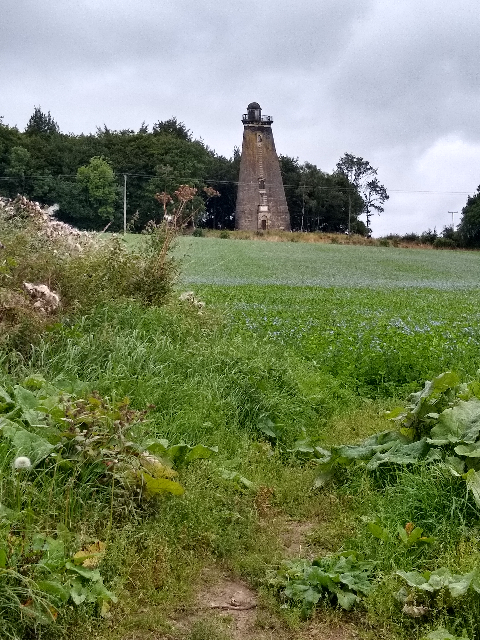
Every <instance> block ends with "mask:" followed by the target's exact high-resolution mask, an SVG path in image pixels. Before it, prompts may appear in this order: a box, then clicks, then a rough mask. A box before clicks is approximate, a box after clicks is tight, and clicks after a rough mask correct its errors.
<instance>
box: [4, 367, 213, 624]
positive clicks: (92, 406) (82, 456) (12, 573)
mask: <svg viewBox="0 0 480 640" xmlns="http://www.w3.org/2000/svg"><path fill="white" fill-rule="evenodd" d="M67 387H70V388H67ZM74 388H76V392H74V390H73V389H74ZM82 389H83V394H82V395H81V396H79V395H77V394H78V393H81V392H82ZM0 413H1V415H0V451H2V454H3V455H4V456H5V458H4V461H3V463H2V466H1V468H0V492H1V495H2V502H1V504H0V592H2V590H5V591H6V592H7V593H8V594H10V596H11V597H15V598H16V601H15V603H12V602H10V603H8V602H3V603H0V611H1V612H2V614H3V615H2V619H3V624H4V627H3V631H4V633H6V632H7V631H8V632H10V631H11V630H13V629H14V628H15V627H17V626H18V624H19V623H20V621H21V620H22V618H24V617H25V616H27V620H30V623H31V624H32V625H45V624H48V623H54V622H55V620H56V618H57V615H58V613H59V611H60V610H61V609H62V608H63V607H65V606H66V605H67V604H68V603H73V604H74V605H76V606H80V605H82V606H84V605H89V604H93V605H95V606H96V607H97V609H98V612H99V613H100V614H101V615H105V614H106V613H107V612H108V606H109V603H110V602H115V601H116V597H115V595H114V594H113V593H112V592H111V591H110V590H109V589H107V588H106V587H105V585H104V582H103V578H102V575H101V573H100V570H99V569H98V568H97V566H98V565H100V563H101V562H102V559H103V556H104V555H105V552H106V549H107V547H106V544H105V543H103V542H99V541H96V542H95V543H93V544H87V545H85V544H84V545H83V546H82V547H81V548H80V549H79V545H81V542H80V540H79V539H77V538H76V537H75V536H73V535H72V534H71V533H69V531H74V530H75V522H76V521H83V520H84V518H85V516H86V515H87V513H88V509H89V507H90V508H91V506H92V504H91V503H92V500H93V501H94V503H97V509H99V510H100V511H101V512H102V511H103V513H104V517H105V516H106V517H107V518H108V511H110V516H109V519H110V524H109V528H108V529H107V531H106V532H105V533H106V535H107V537H108V536H110V533H111V527H112V519H113V517H116V518H118V517H119V514H120V513H121V512H122V510H124V509H126V508H128V510H129V511H130V512H132V511H134V510H135V509H139V508H141V504H142V502H141V501H151V499H152V498H154V497H158V496H159V495H160V496H162V495H163V496H164V495H165V494H168V493H169V494H172V495H174V496H180V495H182V494H183V493H184V488H183V486H182V485H181V484H180V483H179V482H178V481H177V480H176V476H177V472H176V471H174V469H173V467H174V466H177V467H179V466H183V465H187V464H189V463H190V462H193V461H195V460H198V459H206V458H210V457H211V456H212V455H213V454H215V453H216V452H217V450H216V449H215V448H212V447H206V446H203V445H196V446H189V445H186V444H184V443H180V444H176V445H173V446H169V445H168V442H167V441H165V440H157V439H155V440H148V441H147V442H144V443H143V444H138V441H139V439H140V433H141V431H142V429H141V428H140V426H141V425H142V424H144V423H145V420H146V412H139V411H135V410H133V409H131V408H130V406H129V402H128V400H127V399H121V400H118V401H111V400H108V399H106V398H102V397H100V396H99V395H98V394H96V393H89V392H88V390H87V388H86V386H85V385H80V384H76V385H73V386H72V385H70V384H65V383H64V384H63V385H62V384H61V383H60V384H59V383H57V385H52V384H49V383H47V382H46V381H45V380H44V379H43V378H42V377H41V376H39V375H33V376H32V375H31V376H29V378H27V379H26V380H25V381H24V384H23V385H15V386H13V387H12V388H11V389H5V388H0ZM135 435H136V436H137V438H135ZM135 439H136V440H137V442H135ZM146 446H148V447H149V450H148V451H147V450H146ZM152 451H155V452H156V454H157V455H154V454H153V453H152ZM157 456H158V457H157ZM20 462H21V466H20ZM12 465H13V471H10V472H9V468H10V469H12ZM75 481H76V482H77V483H78V485H77V488H76V489H75V493H76V497H75V498H73V497H72V496H71V495H70V493H71V491H72V489H73V487H74V484H73V483H74V482H75ZM42 494H43V495H42ZM113 496H115V504H114V503H113ZM45 498H47V499H48V504H47V505H44V504H42V502H43V500H44V499H45ZM58 498H60V504H59V503H57V500H58ZM65 499H66V500H67V505H68V502H71V507H70V508H71V509H72V513H71V514H70V517H69V518H67V520H66V522H62V523H61V524H59V525H58V528H57V535H56V536H52V535H49V534H47V533H44V532H43V531H42V526H43V527H44V526H45V524H43V523H44V522H48V518H49V517H52V516H53V517H55V516H54V513H55V511H56V510H57V509H58V508H59V507H60V512H61V509H62V506H61V502H64V501H65ZM42 509H46V510H47V514H48V515H47V517H45V515H46V514H45V515H44V514H42ZM67 509H68V506H67ZM57 517H58V511H57ZM14 594H16V595H14ZM2 607H3V609H2ZM27 614H28V615H27ZM0 629H2V626H1V623H0Z"/></svg>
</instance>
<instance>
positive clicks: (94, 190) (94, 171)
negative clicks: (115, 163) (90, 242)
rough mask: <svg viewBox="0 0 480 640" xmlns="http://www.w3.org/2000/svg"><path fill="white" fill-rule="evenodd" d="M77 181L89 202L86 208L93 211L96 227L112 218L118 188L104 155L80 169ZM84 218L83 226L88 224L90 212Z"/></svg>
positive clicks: (93, 159) (91, 160) (94, 158)
mask: <svg viewBox="0 0 480 640" xmlns="http://www.w3.org/2000/svg"><path fill="white" fill-rule="evenodd" d="M77 183H78V185H79V186H80V189H81V193H82V194H83V195H84V198H85V201H86V204H87V206H86V209H85V210H86V211H92V212H93V216H92V218H93V220H94V225H95V228H98V227H99V225H100V224H104V223H106V222H108V221H110V220H112V218H113V213H114V211H115V202H116V200H117V199H118V188H117V181H116V179H115V176H114V173H113V169H112V167H111V165H110V164H109V163H108V162H107V161H106V160H105V159H104V158H102V157H97V156H95V157H93V158H91V159H90V162H89V164H88V165H87V166H83V167H80V168H79V169H78V171H77ZM82 220H83V222H82V226H85V224H88V222H87V220H88V213H87V215H86V216H85V215H84V216H82ZM104 226H105V224H104Z"/></svg>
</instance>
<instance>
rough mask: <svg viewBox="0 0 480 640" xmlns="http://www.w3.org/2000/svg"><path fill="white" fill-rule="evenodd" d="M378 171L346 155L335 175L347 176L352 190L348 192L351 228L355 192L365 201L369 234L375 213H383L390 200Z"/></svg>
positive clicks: (361, 160) (364, 209)
mask: <svg viewBox="0 0 480 640" xmlns="http://www.w3.org/2000/svg"><path fill="white" fill-rule="evenodd" d="M377 171H378V169H374V168H373V167H372V165H371V164H370V163H369V162H368V161H367V160H364V159H363V158H360V157H359V156H354V155H353V154H351V153H345V154H344V155H343V157H342V158H340V160H339V161H338V162H337V166H336V170H335V173H337V174H339V175H343V176H345V177H346V178H347V179H348V181H349V183H350V184H351V188H350V189H349V190H348V202H349V228H350V227H351V224H352V204H353V197H354V193H355V191H356V192H357V194H358V195H360V196H361V198H362V200H363V213H364V214H365V217H366V226H367V228H368V232H369V233H370V232H371V229H370V222H371V217H372V214H373V211H377V213H382V212H383V211H384V208H383V203H384V202H385V201H386V200H388V199H389V197H390V196H389V195H388V194H387V190H386V188H385V187H384V186H383V184H380V183H379V181H378V178H377Z"/></svg>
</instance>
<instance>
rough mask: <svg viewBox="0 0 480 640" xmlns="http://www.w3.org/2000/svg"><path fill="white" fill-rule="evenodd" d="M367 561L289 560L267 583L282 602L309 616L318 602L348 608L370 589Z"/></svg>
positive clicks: (348, 556)
mask: <svg viewBox="0 0 480 640" xmlns="http://www.w3.org/2000/svg"><path fill="white" fill-rule="evenodd" d="M372 569H373V564H372V563H371V562H365V561H363V560H360V559H358V558H357V557H356V555H355V554H354V553H345V554H340V555H335V556H326V557H324V558H318V559H316V560H314V561H313V562H309V561H307V560H292V561H288V562H284V563H283V564H282V565H281V567H280V569H278V571H276V572H275V573H272V574H271V575H270V576H269V578H268V584H269V585H270V586H271V587H273V588H275V590H277V591H279V592H280V596H281V597H283V598H284V599H285V600H287V601H288V600H290V601H292V602H293V603H294V604H295V605H296V606H299V607H300V608H301V612H302V615H303V616H304V617H309V616H310V615H311V614H312V612H313V610H314V608H315V606H316V605H317V603H318V602H319V601H320V600H327V601H331V602H333V603H336V604H338V606H340V607H341V608H342V609H346V610H349V609H351V608H352V607H353V606H354V604H355V603H356V602H358V601H359V600H360V599H361V597H362V596H365V595H368V593H369V592H370V591H371V590H372V588H373V583H372Z"/></svg>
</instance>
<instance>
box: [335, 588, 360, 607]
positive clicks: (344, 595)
mask: <svg viewBox="0 0 480 640" xmlns="http://www.w3.org/2000/svg"><path fill="white" fill-rule="evenodd" d="M335 595H336V596H337V600H338V604H339V605H340V606H341V607H342V609H345V610H346V611H349V610H350V609H351V608H352V607H353V605H354V604H355V603H356V602H357V600H358V596H356V595H355V594H354V593H352V592H351V591H342V589H337V590H336V591H335Z"/></svg>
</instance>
